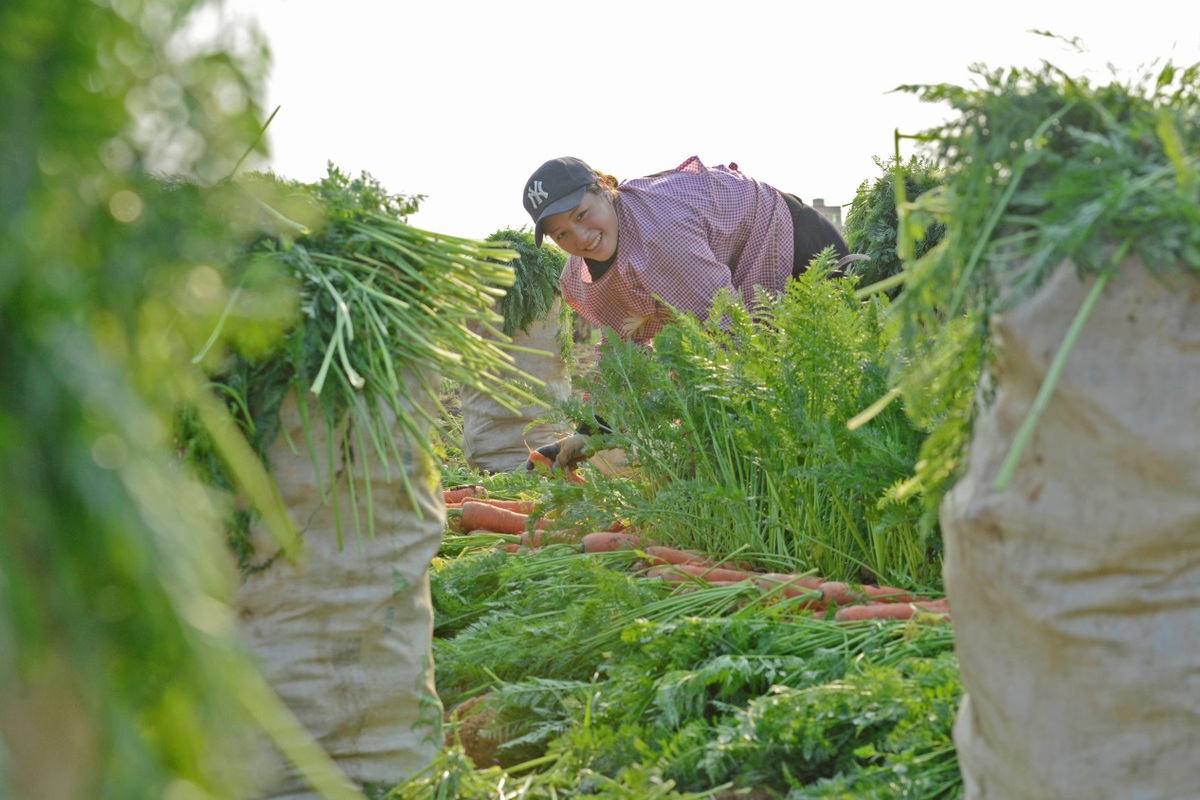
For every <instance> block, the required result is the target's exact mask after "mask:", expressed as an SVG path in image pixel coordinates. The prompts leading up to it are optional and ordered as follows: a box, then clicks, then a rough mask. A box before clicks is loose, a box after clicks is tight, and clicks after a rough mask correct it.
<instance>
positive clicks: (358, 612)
mask: <svg viewBox="0 0 1200 800" xmlns="http://www.w3.org/2000/svg"><path fill="white" fill-rule="evenodd" d="M310 407H311V404H310ZM309 416H310V419H311V420H312V430H313V435H314V437H315V438H316V452H317V453H318V454H319V455H320V458H319V459H318V460H319V461H321V467H320V469H321V485H323V486H325V487H326V490H327V491H328V490H329V489H330V484H329V479H328V476H327V475H326V474H325V473H326V467H325V465H324V454H325V452H326V450H325V447H326V435H325V426H324V423H323V422H322V420H321V418H320V415H319V413H318V412H317V411H316V410H315V408H312V409H311V410H310V414H309ZM281 418H282V423H283V427H284V429H285V430H286V431H287V433H288V435H289V436H290V438H291V440H292V442H294V443H295V446H296V450H295V451H293V450H292V449H291V447H289V445H288V442H287V441H286V439H285V437H284V436H283V435H282V434H281V435H280V437H279V439H278V440H277V441H276V442H275V443H274V445H273V446H272V447H271V450H270V453H269V456H270V471H271V474H272V476H273V477H274V479H275V482H276V483H277V484H278V486H279V490H280V493H281V495H282V498H283V502H284V503H285V504H286V506H287V509H288V513H289V514H290V516H291V519H292V522H293V523H294V524H295V526H296V528H297V530H298V531H299V532H300V534H301V536H302V537H303V539H304V544H305V553H304V558H303V561H302V562H301V563H298V564H292V563H287V562H284V561H282V560H277V561H276V562H275V563H273V564H272V565H271V566H270V567H269V568H268V569H266V570H263V571H262V572H260V573H257V574H253V575H251V576H249V577H247V578H246V579H245V580H244V581H243V583H242V585H241V587H240V590H239V596H238V600H239V605H240V611H241V628H242V633H243V635H244V638H245V640H246V642H247V643H248V644H249V646H250V648H251V650H252V651H253V652H254V654H255V655H256V656H257V658H258V661H259V663H260V664H261V666H262V671H263V673H264V675H265V677H266V679H267V680H268V682H269V683H270V684H271V686H272V687H273V688H274V689H275V690H276V692H277V693H278V694H279V695H280V697H281V698H282V699H283V701H284V702H285V703H286V704H287V705H288V707H289V708H290V709H291V710H292V712H293V713H294V714H295V715H296V716H297V718H298V719H299V721H300V722H301V723H302V724H303V725H304V726H305V727H306V728H307V729H308V731H309V732H310V733H311V734H312V736H313V737H314V738H315V740H316V741H317V743H318V744H319V745H320V746H321V747H322V749H324V750H325V751H326V752H327V753H328V754H329V755H330V756H331V757H332V758H333V760H334V761H335V762H336V764H337V765H338V766H339V767H340V768H341V769H342V771H343V772H345V773H346V775H347V776H348V777H350V778H351V779H352V780H354V781H355V782H357V783H358V784H360V785H362V784H364V783H367V782H371V783H374V784H378V785H383V786H388V787H390V786H392V785H394V784H396V783H398V782H399V781H401V780H403V779H405V778H407V777H409V776H410V775H412V774H414V773H416V772H418V771H420V770H421V769H424V768H425V767H426V766H428V765H429V763H430V762H431V761H432V760H433V758H434V757H435V756H436V755H437V752H438V749H439V747H440V743H441V741H442V734H441V717H442V709H441V704H440V702H439V701H438V698H437V693H436V688H435V686H434V680H433V661H432V643H433V609H432V603H431V599H430V589H429V565H430V562H431V560H432V558H433V556H434V555H435V554H436V553H437V549H438V546H439V543H440V541H441V534H442V531H443V530H444V527H445V519H446V511H445V506H444V505H443V502H442V496H441V492H440V482H439V475H438V473H437V470H436V467H435V465H434V464H433V462H432V459H430V458H429V457H428V456H427V455H426V454H425V453H424V452H423V451H421V450H420V449H419V447H418V445H416V444H415V443H412V442H409V441H407V440H406V439H405V437H404V435H403V434H402V433H401V432H400V431H399V429H398V427H397V428H395V429H394V435H395V438H396V441H397V446H398V449H399V452H400V454H401V461H402V468H403V469H404V470H405V472H406V474H407V476H408V480H409V481H410V482H411V483H412V485H413V488H414V490H415V492H416V496H417V500H418V507H419V513H418V507H415V506H414V505H413V503H412V502H411V501H410V499H409V497H408V495H407V493H406V492H405V490H404V488H403V484H402V483H401V481H400V477H399V474H398V472H397V469H396V467H395V465H394V464H393V466H392V475H391V481H390V482H389V481H387V480H386V476H385V471H384V468H383V465H382V464H381V463H380V462H379V461H378V459H377V458H376V456H375V454H374V452H373V448H370V446H369V445H368V449H369V450H371V452H369V453H366V454H363V453H362V452H361V451H360V450H359V449H358V443H359V441H360V439H359V438H358V435H357V434H356V432H355V431H354V430H353V423H352V422H343V424H342V426H341V428H340V429H339V430H338V431H337V440H336V441H335V453H336V454H337V455H336V470H337V474H336V476H335V477H336V481H337V484H338V488H337V490H338V492H339V493H340V494H339V497H338V500H339V511H340V513H341V518H342V530H343V532H344V537H345V538H344V548H343V549H341V550H339V549H338V541H337V535H336V529H335V519H334V512H333V506H332V504H330V503H324V502H322V496H321V491H320V488H319V486H318V482H317V472H316V471H315V470H314V467H313V463H312V460H311V459H310V457H309V453H308V449H307V447H306V445H305V439H304V434H303V431H302V428H301V422H300V416H299V413H298V411H297V406H296V402H295V398H289V400H288V402H287V403H286V404H285V406H284V408H283V411H282V412H281ZM422 424H425V423H422ZM345 437H349V442H350V443H351V450H352V456H351V457H352V459H354V463H353V464H351V465H347V464H346V463H345V462H344V460H343V458H342V441H343V439H344V438H345ZM364 456H365V457H366V458H367V459H368V461H369V463H370V475H371V487H370V489H371V493H370V497H371V498H372V501H373V505H374V518H375V537H374V538H373V539H371V538H368V537H367V534H366V531H365V528H364V531H363V535H362V539H361V540H359V539H357V538H356V536H355V532H354V531H355V527H354V521H353V509H352V506H351V502H350V499H349V498H350V494H349V491H348V485H347V482H348V481H350V480H354V481H355V484H356V485H355V498H356V500H357V503H358V513H359V515H360V518H361V522H362V524H363V525H364V526H365V524H366V520H367V508H366V502H367V496H368V495H367V492H366V491H365V489H366V488H367V487H366V486H365V485H364V483H363V480H362V478H361V469H360V464H359V459H362V458H363V457H364ZM254 533H255V536H256V537H257V538H259V539H260V540H261V539H264V538H265V537H266V536H267V535H266V534H265V532H263V531H255V532H254ZM273 547H274V544H273V543H271V544H264V547H263V550H264V551H269V550H270V549H272V548H273ZM256 767H258V769H257V770H256V771H257V772H259V773H260V775H261V785H262V786H263V794H262V795H261V796H262V797H264V798H316V797H318V795H316V794H315V793H312V792H311V791H310V790H309V789H308V788H307V787H306V786H305V785H304V783H303V782H302V781H300V780H299V779H298V778H297V777H296V775H295V773H294V771H293V770H292V769H291V768H290V766H286V765H284V764H283V763H282V761H281V759H279V758H278V755H277V754H276V753H274V752H273V750H272V751H271V752H267V753H265V754H264V756H263V757H262V759H260V761H259V763H258V764H256Z"/></svg>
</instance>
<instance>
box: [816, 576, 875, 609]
mask: <svg viewBox="0 0 1200 800" xmlns="http://www.w3.org/2000/svg"><path fill="white" fill-rule="evenodd" d="M818 590H819V591H820V592H821V598H822V599H823V600H824V601H825V602H826V603H837V604H838V605H839V606H849V605H854V604H855V603H861V602H862V601H863V600H865V599H866V597H865V596H864V595H863V594H862V593H861V592H859V591H857V590H855V589H854V587H852V586H851V585H850V584H848V583H842V582H841V581H825V582H824V583H822V584H821V585H820V586H819V587H818Z"/></svg>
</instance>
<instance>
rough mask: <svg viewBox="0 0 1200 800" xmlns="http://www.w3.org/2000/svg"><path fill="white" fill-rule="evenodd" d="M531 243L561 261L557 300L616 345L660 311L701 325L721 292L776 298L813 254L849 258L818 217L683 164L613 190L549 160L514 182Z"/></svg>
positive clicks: (730, 172)
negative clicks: (830, 251)
mask: <svg viewBox="0 0 1200 800" xmlns="http://www.w3.org/2000/svg"><path fill="white" fill-rule="evenodd" d="M523 199H524V204H525V210H526V211H527V212H528V213H529V215H530V217H531V218H532V219H533V224H534V240H535V243H536V244H537V245H538V246H539V247H540V246H541V243H542V239H543V236H549V237H550V239H551V240H552V241H554V242H555V243H556V244H557V245H558V246H559V247H561V248H562V249H563V250H565V251H566V252H567V253H568V254H569V255H570V259H569V260H568V261H567V265H566V267H565V268H564V269H563V272H562V277H561V283H562V290H563V298H564V299H565V300H566V301H567V302H568V303H569V304H570V305H571V307H572V308H574V309H575V311H576V312H578V313H579V314H580V315H581V316H583V318H584V319H586V320H588V322H591V323H592V324H593V325H596V326H598V327H600V328H612V329H613V330H615V331H616V332H617V333H618V334H619V335H620V336H621V338H622V339H633V340H635V341H639V342H647V341H649V340H651V339H653V338H654V336H655V334H657V333H658V332H659V331H661V330H662V326H663V323H664V322H666V321H667V319H668V318H669V316H670V310H671V309H672V308H676V309H681V310H683V311H689V312H692V313H694V314H696V315H697V316H700V317H703V316H706V315H707V314H708V310H709V308H710V307H711V305H712V301H713V298H714V297H715V296H716V295H717V293H718V292H719V291H720V290H722V289H727V290H730V291H732V292H734V293H735V294H736V295H737V296H739V297H740V298H741V299H742V302H743V303H744V304H746V305H747V307H749V306H751V305H752V304H753V302H754V299H755V296H756V294H757V291H758V288H759V287H761V288H763V289H766V290H769V291H774V292H779V291H782V290H783V288H784V284H785V283H786V281H787V279H788V278H789V277H792V276H795V275H799V274H800V273H801V272H803V271H804V270H805V269H807V268H808V265H809V262H810V261H811V260H812V259H813V258H814V257H815V256H816V255H817V254H818V253H820V251H821V250H823V249H824V248H825V247H830V246H831V247H833V248H834V251H835V252H836V253H837V255H838V256H839V257H844V256H846V255H848V253H849V250H848V248H847V247H846V243H845V241H844V240H843V239H842V237H841V234H839V233H838V231H837V229H836V228H835V227H834V225H833V223H831V222H830V221H829V220H828V219H826V218H825V217H824V216H823V215H822V214H820V213H818V212H817V211H816V210H814V209H813V208H811V207H809V206H806V205H804V204H803V203H802V202H800V200H798V199H797V198H795V197H794V196H792V195H790V194H785V193H783V192H779V191H778V190H776V189H775V188H773V187H771V186H769V185H767V184H765V183H762V182H760V181H757V180H755V179H753V178H750V177H748V176H746V175H744V174H742V173H741V172H740V171H738V169H737V165H736V164H731V165H729V166H728V167H726V166H718V167H714V168H708V167H706V166H705V165H704V164H702V163H701V162H700V159H699V158H697V157H695V156H693V157H691V158H689V159H687V160H686V161H684V162H683V163H682V164H680V165H679V166H678V167H676V168H675V169H673V170H669V171H667V172H661V173H658V174H656V175H651V176H649V177H645V178H636V179H633V180H628V181H625V182H624V183H618V182H617V180H616V179H615V178H613V177H612V176H611V175H605V174H604V173H601V172H597V171H595V170H593V169H592V168H591V167H589V166H588V165H587V164H586V163H584V162H583V161H581V160H579V159H577V158H570V157H564V158H555V159H551V160H550V161H547V162H546V163H545V164H543V165H542V166H540V167H539V168H538V169H537V171H535V172H534V173H533V175H532V176H530V178H529V181H528V182H527V183H526V185H525V192H524V198H523Z"/></svg>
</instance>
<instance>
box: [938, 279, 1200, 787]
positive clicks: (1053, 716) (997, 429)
mask: <svg viewBox="0 0 1200 800" xmlns="http://www.w3.org/2000/svg"><path fill="white" fill-rule="evenodd" d="M1163 280H1166V281H1169V285H1164V283H1162V282H1160V281H1159V280H1158V279H1156V278H1155V277H1152V276H1151V275H1150V274H1149V272H1148V271H1147V270H1146V269H1145V267H1144V266H1143V265H1141V264H1140V263H1138V262H1134V261H1130V262H1127V263H1125V264H1122V265H1121V266H1120V267H1119V270H1118V272H1117V274H1116V275H1114V276H1113V278H1112V279H1111V280H1110V282H1109V285H1108V286H1107V287H1105V289H1104V292H1103V294H1102V295H1101V297H1100V300H1099V302H1098V304H1097V305H1096V306H1095V308H1094V309H1093V311H1092V313H1091V315H1090V316H1089V317H1088V319H1087V322H1086V325H1085V327H1084V329H1083V333H1082V335H1081V337H1080V338H1079V339H1078V341H1077V343H1076V344H1075V346H1074V348H1073V349H1072V350H1071V352H1070V356H1069V359H1068V361H1067V362H1066V366H1065V370H1064V372H1063V373H1062V375H1061V377H1060V379H1059V380H1058V382H1057V385H1056V388H1055V390H1054V393H1053V395H1052V397H1051V398H1050V401H1049V404H1048V405H1047V407H1046V408H1045V412H1044V415H1043V416H1042V417H1041V420H1040V422H1039V424H1038V425H1037V427H1036V428H1035V432H1034V434H1033V437H1032V439H1031V440H1030V442H1029V444H1028V446H1027V447H1026V448H1025V449H1024V451H1023V453H1022V455H1021V458H1020V461H1019V464H1018V466H1017V469H1016V472H1015V474H1014V476H1013V478H1012V480H1011V482H1010V484H1009V485H1008V487H1007V488H1006V489H1005V490H1004V491H999V490H997V489H996V486H995V484H996V479H997V475H998V472H999V469H1000V466H1001V463H1002V462H1003V460H1004V459H1005V457H1006V456H1007V455H1008V453H1009V450H1010V448H1011V447H1012V445H1013V442H1014V438H1015V436H1016V433H1017V430H1018V429H1019V428H1020V426H1021V424H1022V423H1023V421H1024V420H1025V417H1026V414H1027V413H1028V411H1029V409H1030V407H1031V405H1032V404H1033V401H1034V398H1035V396H1036V395H1037V393H1038V390H1039V388H1040V387H1041V386H1042V383H1043V380H1044V379H1045V377H1046V372H1047V369H1048V367H1049V365H1050V363H1051V361H1052V360H1053V358H1054V356H1055V354H1056V352H1057V351H1058V348H1059V347H1060V345H1061V344H1062V342H1063V339H1064V336H1065V334H1066V331H1067V329H1068V326H1069V325H1070V324H1071V321H1072V318H1073V317H1074V315H1075V313H1076V311H1077V310H1078V309H1079V308H1080V306H1081V305H1082V304H1083V302H1084V298H1085V296H1086V295H1087V293H1088V291H1089V289H1090V288H1091V287H1092V285H1093V284H1094V282H1095V278H1091V277H1089V278H1087V279H1085V280H1082V281H1081V280H1080V279H1079V278H1078V277H1077V276H1076V274H1075V270H1074V269H1072V268H1071V266H1070V265H1069V264H1068V265H1065V266H1064V267H1063V268H1061V269H1059V270H1057V271H1056V274H1055V276H1053V277H1052V278H1050V279H1049V280H1048V281H1047V283H1046V284H1045V285H1044V286H1043V287H1041V288H1040V289H1039V290H1038V292H1037V293H1036V294H1035V295H1034V296H1032V297H1031V298H1030V299H1028V300H1027V301H1025V302H1023V303H1022V304H1021V305H1020V306H1019V307H1017V308H1016V309H1015V310H1013V311H1011V312H1008V313H1006V314H1004V315H1003V316H1002V317H999V318H997V319H996V320H995V321H994V325H993V332H994V334H995V336H996V343H997V361H996V363H995V365H994V368H993V369H991V370H990V372H989V373H988V375H987V376H986V380H985V382H984V385H985V386H986V388H988V389H990V390H992V391H994V393H995V394H994V400H993V401H992V402H991V403H990V405H986V407H985V409H984V410H983V411H982V413H981V415H980V417H979V419H978V421H977V423H976V425H975V428H974V433H973V439H972V444H971V448H970V455H969V461H968V465H967V469H966V473H965V476H964V477H963V478H962V479H961V481H960V482H959V483H958V484H957V485H956V487H955V488H954V489H953V490H952V491H951V493H950V494H949V495H948V496H947V498H946V501H945V503H944V505H943V507H942V509H941V512H942V513H941V522H942V528H943V534H944V537H945V582H946V590H947V594H948V597H949V599H950V603H951V606H952V607H953V609H954V626H955V644H956V649H957V652H958V658H959V662H960V665H961V669H962V679H963V685H964V688H965V690H966V699H965V701H964V702H963V704H962V707H961V709H960V712H959V716H958V719H957V721H956V724H955V742H956V745H957V749H958V757H959V763H960V766H961V770H962V774H963V779H964V784H965V788H966V797H967V798H968V800H997V799H998V798H1002V799H1003V800H1040V799H1041V798H1045V800H1061V798H1068V797H1079V798H1084V797H1086V798H1120V800H1180V798H1189V797H1191V798H1194V797H1200V758H1197V753H1198V752H1200V281H1197V280H1196V278H1195V277H1194V276H1192V277H1184V276H1178V275H1177V276H1174V277H1172V278H1165V279H1163Z"/></svg>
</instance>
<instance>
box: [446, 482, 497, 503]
mask: <svg viewBox="0 0 1200 800" xmlns="http://www.w3.org/2000/svg"><path fill="white" fill-rule="evenodd" d="M468 497H487V489H485V488H483V487H482V486H480V485H478V484H475V483H464V484H461V485H459V486H451V487H450V488H449V489H446V490H444V491H443V492H442V499H443V500H445V501H446V504H447V505H449V504H451V503H461V502H462V501H463V500H464V499H466V498H468Z"/></svg>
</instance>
